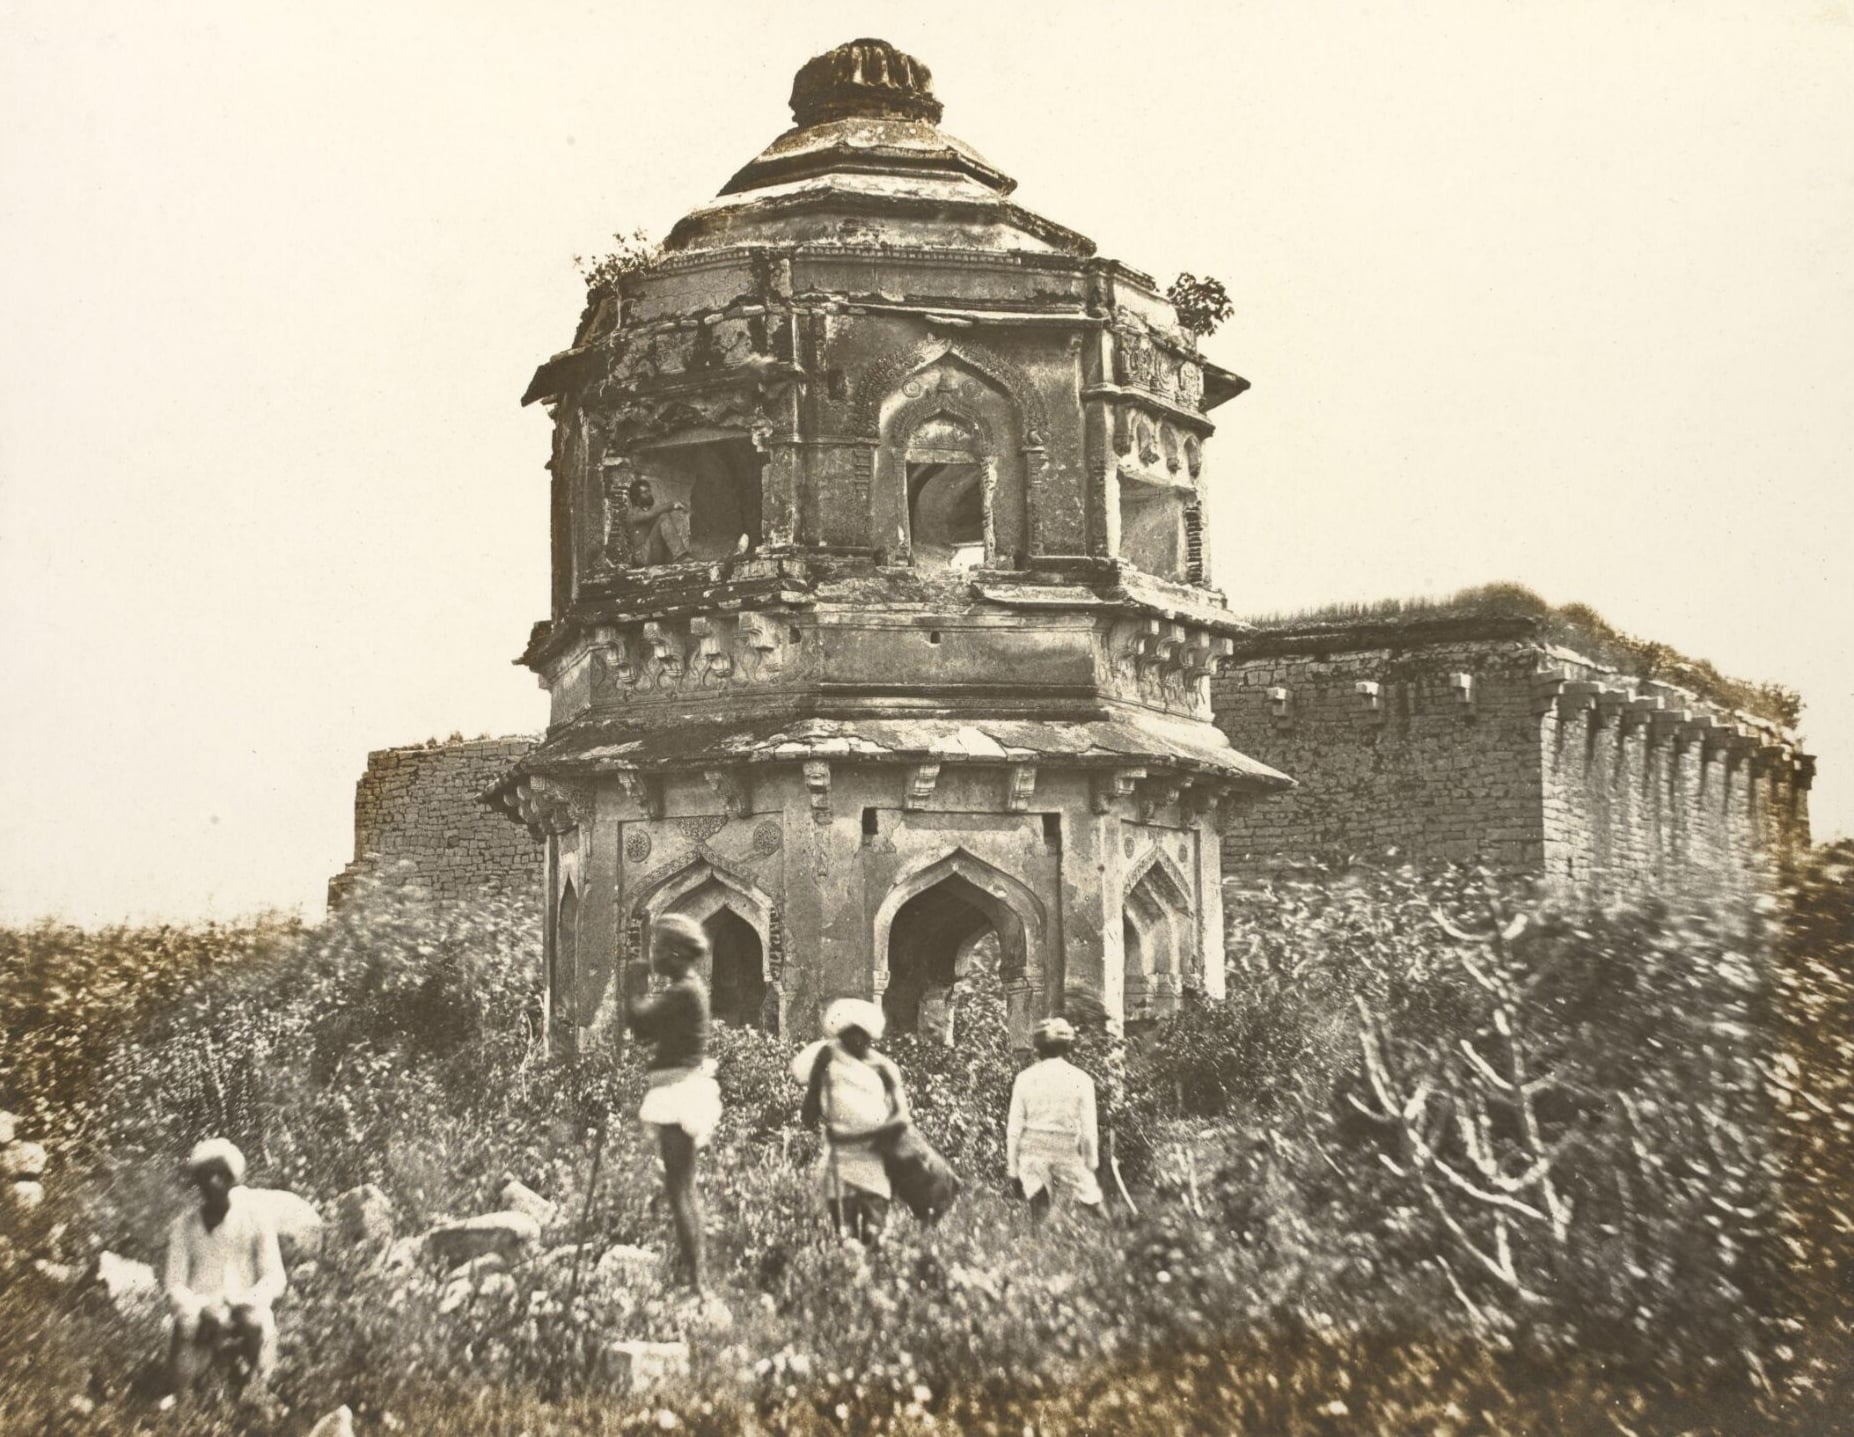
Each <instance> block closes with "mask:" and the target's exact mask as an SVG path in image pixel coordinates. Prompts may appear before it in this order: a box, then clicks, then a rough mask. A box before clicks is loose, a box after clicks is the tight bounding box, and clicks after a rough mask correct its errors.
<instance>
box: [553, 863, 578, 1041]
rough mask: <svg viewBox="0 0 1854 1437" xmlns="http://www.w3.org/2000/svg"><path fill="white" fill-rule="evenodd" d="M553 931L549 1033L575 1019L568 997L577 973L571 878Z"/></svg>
mask: <svg viewBox="0 0 1854 1437" xmlns="http://www.w3.org/2000/svg"><path fill="white" fill-rule="evenodd" d="M553 929H554V931H553V943H552V945H551V951H550V952H549V954H548V972H547V1000H548V1001H547V1007H548V1012H547V1017H548V1026H549V1029H550V1031H551V1029H552V1028H553V1027H554V1026H555V1025H559V1026H561V1027H565V1026H566V1025H568V1024H569V1023H571V1022H572V1021H573V1017H574V1014H573V1005H572V1004H571V1003H570V1002H569V1001H568V995H570V994H571V993H572V992H573V989H574V984H575V981H576V977H577V974H578V972H579V888H578V886H577V885H576V884H575V883H574V882H573V879H572V878H570V877H569V878H568V879H567V880H566V885H565V887H564V888H563V889H562V890H561V893H560V899H559V902H558V903H557V904H556V905H555V907H554V924H553Z"/></svg>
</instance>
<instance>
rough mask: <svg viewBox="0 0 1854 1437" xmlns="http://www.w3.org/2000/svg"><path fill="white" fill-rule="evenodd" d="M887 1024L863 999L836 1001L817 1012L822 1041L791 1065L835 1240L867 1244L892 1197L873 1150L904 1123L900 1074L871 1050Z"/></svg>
mask: <svg viewBox="0 0 1854 1437" xmlns="http://www.w3.org/2000/svg"><path fill="white" fill-rule="evenodd" d="M887 1027H888V1023H887V1020H886V1017H885V1016H884V1014H883V1012H882V1009H881V1008H880V1007H878V1006H877V1005H876V1004H874V1003H871V1002H869V1001H868V1000H867V999H863V998H839V999H837V1001H836V1002H834V1003H832V1004H831V1005H830V1006H829V1007H827V1008H826V1009H825V1010H824V1037H823V1039H822V1040H821V1041H819V1042H816V1043H813V1044H811V1045H810V1046H809V1047H807V1048H804V1049H802V1050H801V1051H800V1052H799V1054H798V1056H797V1057H796V1058H795V1059H793V1061H792V1076H793V1077H795V1078H797V1079H798V1081H799V1082H801V1083H803V1084H805V1106H804V1119H805V1122H806V1124H807V1125H809V1126H812V1127H817V1126H819V1125H822V1127H823V1129H824V1170H823V1175H822V1184H823V1189H824V1201H825V1203H826V1205H827V1206H828V1207H829V1209H830V1216H831V1222H832V1224H833V1225H834V1227H835V1228H836V1230H837V1233H838V1235H839V1236H847V1237H855V1238H860V1239H861V1240H862V1241H863V1242H864V1243H866V1244H869V1245H871V1246H873V1245H874V1244H875V1243H876V1242H877V1241H878V1240H879V1239H880V1238H881V1235H882V1229H883V1228H884V1227H885V1226H886V1225H887V1222H888V1205H889V1202H890V1200H891V1199H892V1198H893V1196H894V1192H893V1189H892V1188H891V1187H890V1186H889V1181H888V1169H887V1166H886V1165H885V1164H884V1162H883V1161H882V1151H881V1145H882V1143H883V1142H884V1141H886V1140H887V1139H889V1138H892V1137H894V1136H895V1135H896V1134H898V1133H900V1132H901V1131H902V1130H903V1129H904V1128H906V1127H907V1125H908V1096H907V1093H906V1092H904V1091H903V1089H902V1086H901V1071H900V1069H898V1068H897V1067H896V1066H895V1064H894V1063H893V1062H892V1061H891V1060H890V1059H889V1058H888V1057H887V1056H886V1055H885V1054H882V1053H879V1052H877V1051H876V1048H875V1045H876V1043H877V1042H878V1041H880V1039H881V1037H882V1034H883V1033H884V1032H885V1031H886V1029H887Z"/></svg>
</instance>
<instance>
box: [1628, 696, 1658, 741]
mask: <svg viewBox="0 0 1854 1437" xmlns="http://www.w3.org/2000/svg"><path fill="white" fill-rule="evenodd" d="M1663 707H1664V701H1663V700H1662V699H1660V698H1659V697H1657V696H1654V695H1650V694H1636V695H1635V696H1634V697H1633V698H1631V699H1630V700H1629V701H1628V702H1627V703H1626V704H1624V705H1623V708H1622V715H1621V718H1622V731H1623V732H1624V733H1628V732H1630V731H1631V730H1633V729H1638V728H1643V727H1645V726H1647V725H1650V724H1652V723H1653V722H1654V716H1655V715H1656V714H1658V713H1659V712H1661V710H1662V708H1663Z"/></svg>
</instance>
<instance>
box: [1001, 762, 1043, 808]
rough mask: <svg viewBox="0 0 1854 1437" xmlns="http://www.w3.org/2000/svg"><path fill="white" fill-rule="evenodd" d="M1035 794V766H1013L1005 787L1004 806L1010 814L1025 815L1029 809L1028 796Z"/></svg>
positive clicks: (1022, 764)
mask: <svg viewBox="0 0 1854 1437" xmlns="http://www.w3.org/2000/svg"><path fill="white" fill-rule="evenodd" d="M1035 792H1036V765H1035V764H1033V763H1019V764H1013V765H1012V766H1011V770H1010V779H1009V782H1008V783H1007V784H1006V787H1005V794H1004V806H1005V807H1006V808H1007V809H1008V810H1009V811H1010V812H1012V813H1027V812H1029V809H1030V796H1031V795H1032V794H1034V793H1035Z"/></svg>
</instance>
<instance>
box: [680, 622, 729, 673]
mask: <svg viewBox="0 0 1854 1437" xmlns="http://www.w3.org/2000/svg"><path fill="white" fill-rule="evenodd" d="M689 639H690V669H691V672H693V673H695V674H696V675H697V676H698V677H699V678H700V680H701V682H702V684H703V685H704V686H706V685H707V684H709V683H710V682H722V681H725V680H726V679H727V676H728V675H729V674H731V673H732V672H733V671H734V659H733V656H732V655H731V654H729V653H728V651H727V645H726V643H725V641H724V640H723V638H722V635H721V630H720V628H719V627H718V626H717V625H716V623H715V621H714V620H713V619H710V618H707V617H704V616H702V615H699V614H698V615H697V616H696V617H695V618H692V619H690V620H689Z"/></svg>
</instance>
